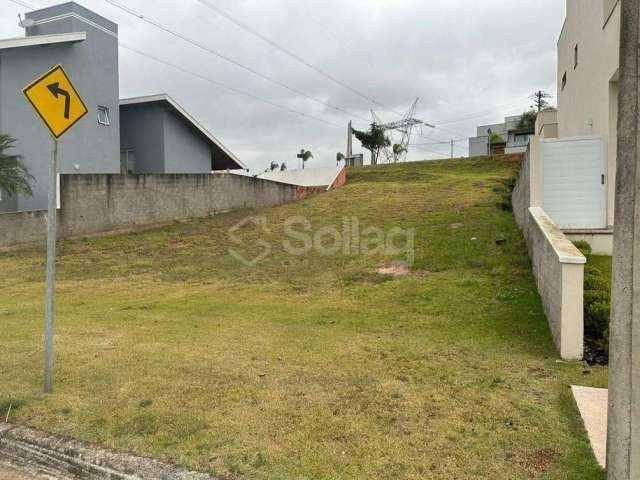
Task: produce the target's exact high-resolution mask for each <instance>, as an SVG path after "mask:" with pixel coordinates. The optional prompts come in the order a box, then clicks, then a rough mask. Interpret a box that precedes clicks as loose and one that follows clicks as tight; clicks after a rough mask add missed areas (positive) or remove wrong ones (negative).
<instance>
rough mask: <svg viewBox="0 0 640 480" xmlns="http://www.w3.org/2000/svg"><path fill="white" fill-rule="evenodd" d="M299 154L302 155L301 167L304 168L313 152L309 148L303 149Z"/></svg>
mask: <svg viewBox="0 0 640 480" xmlns="http://www.w3.org/2000/svg"><path fill="white" fill-rule="evenodd" d="M301 155H302V156H301V157H300V158H302V169H303V170H304V164H305V163H307V162H308V161H309V160H311V159H312V158H313V153H311V152H310V151H309V150H303V151H302V154H301Z"/></svg>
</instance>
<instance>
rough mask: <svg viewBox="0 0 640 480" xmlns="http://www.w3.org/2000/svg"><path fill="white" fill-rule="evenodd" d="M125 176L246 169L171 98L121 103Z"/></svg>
mask: <svg viewBox="0 0 640 480" xmlns="http://www.w3.org/2000/svg"><path fill="white" fill-rule="evenodd" d="M120 125H121V133H120V155H121V156H120V165H121V167H120V168H121V171H122V173H134V174H137V173H140V174H141V173H209V172H212V171H214V170H227V169H228V170H239V169H243V170H245V169H246V166H245V165H244V164H243V163H242V162H241V161H240V160H239V159H238V158H237V157H236V156H235V155H234V154H233V153H231V152H230V151H229V150H228V149H227V148H226V147H225V146H224V145H223V144H222V143H221V142H220V141H219V140H218V139H217V138H216V137H214V136H213V135H212V134H211V133H210V132H209V131H208V130H207V129H206V128H204V127H203V126H202V125H201V124H200V123H199V122H198V121H197V120H196V119H195V118H193V117H192V116H191V115H189V113H187V112H186V111H185V110H184V109H183V108H182V107H181V106H180V105H179V104H178V103H177V102H176V101H175V100H173V99H172V98H171V97H170V96H168V95H164V94H163V95H154V96H150V97H140V98H129V99H126V100H121V101H120Z"/></svg>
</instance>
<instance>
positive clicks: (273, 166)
mask: <svg viewBox="0 0 640 480" xmlns="http://www.w3.org/2000/svg"><path fill="white" fill-rule="evenodd" d="M269 168H270V169H271V171H272V172H273V171H275V170H277V169H278V168H280V165H278V163H277V162H271V166H270V167H269Z"/></svg>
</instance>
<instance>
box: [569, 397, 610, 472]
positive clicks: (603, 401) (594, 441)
mask: <svg viewBox="0 0 640 480" xmlns="http://www.w3.org/2000/svg"><path fill="white" fill-rule="evenodd" d="M571 390H572V391H573V396H574V397H575V399H576V403H577V405H578V409H579V410H580V415H581V416H582V420H583V421H584V427H585V429H586V430H587V434H588V435H589V442H590V443H591V448H592V449H593V453H594V454H595V456H596V459H597V460H598V463H599V464H600V466H601V467H602V468H605V464H606V461H607V403H608V398H609V395H608V391H607V389H603V388H589V387H578V386H575V385H573V386H572V387H571Z"/></svg>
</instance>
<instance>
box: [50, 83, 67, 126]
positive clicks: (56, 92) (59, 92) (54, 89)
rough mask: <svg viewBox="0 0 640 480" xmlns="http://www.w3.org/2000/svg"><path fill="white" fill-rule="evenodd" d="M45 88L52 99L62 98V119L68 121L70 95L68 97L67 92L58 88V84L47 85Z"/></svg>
mask: <svg viewBox="0 0 640 480" xmlns="http://www.w3.org/2000/svg"><path fill="white" fill-rule="evenodd" d="M47 88H48V89H49V91H50V92H51V93H52V94H53V96H54V97H56V98H58V97H59V96H60V95H62V96H63V97H64V118H66V119H67V120H69V108H70V107H71V95H69V92H67V91H66V90H64V89H62V88H60V82H56V83H52V84H51V85H47Z"/></svg>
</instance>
